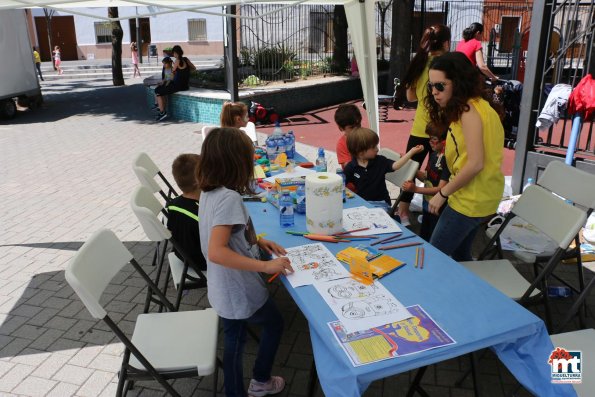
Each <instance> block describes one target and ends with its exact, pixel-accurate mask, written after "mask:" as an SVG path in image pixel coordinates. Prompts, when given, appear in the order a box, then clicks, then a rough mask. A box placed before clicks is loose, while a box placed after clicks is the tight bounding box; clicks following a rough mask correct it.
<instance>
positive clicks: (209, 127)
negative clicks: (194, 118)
mask: <svg viewBox="0 0 595 397" xmlns="http://www.w3.org/2000/svg"><path fill="white" fill-rule="evenodd" d="M215 128H219V126H218V125H205V126H204V127H202V129H201V130H200V134H201V135H202V141H203V142H204V141H205V139H207V135H208V134H209V132H211V131H213V130H214V129H215Z"/></svg>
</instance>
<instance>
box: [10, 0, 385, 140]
mask: <svg viewBox="0 0 595 397" xmlns="http://www.w3.org/2000/svg"><path fill="white" fill-rule="evenodd" d="M236 4H279V5H282V7H283V8H286V7H292V6H294V5H300V4H342V5H344V6H345V13H346V15H347V23H348V25H349V31H350V34H351V40H352V42H353V49H354V52H355V57H356V58H357V64H358V68H359V74H360V79H361V84H362V90H363V93H364V101H365V102H366V112H367V114H368V120H369V123H370V124H369V125H370V128H371V129H373V130H374V131H376V132H377V133H379V132H380V128H379V127H380V125H379V122H378V79H377V70H376V32H375V27H374V12H375V11H374V0H296V1H278V0H270V1H269V0H253V1H251V0H239V1H238V0H230V1H220V0H194V1H192V0H87V1H80V0H3V1H2V2H0V10H2V9H14V8H32V7H42V8H50V9H55V10H57V11H61V12H67V13H70V14H78V15H84V16H88V17H92V18H96V19H100V20H106V21H109V20H110V18H108V17H106V16H98V15H90V14H89V13H88V12H84V11H86V10H83V9H82V8H88V7H135V6H136V7H138V6H142V7H147V10H148V12H147V13H143V14H138V15H133V16H126V17H122V18H114V20H117V19H129V18H141V17H147V16H152V15H159V14H167V13H173V12H179V11H195V12H198V13H205V14H213V12H211V11H206V10H204V9H205V8H209V7H216V6H226V5H236ZM220 15H222V16H231V17H234V18H251V17H243V16H241V15H240V16H237V15H226V14H223V13H222V14H220Z"/></svg>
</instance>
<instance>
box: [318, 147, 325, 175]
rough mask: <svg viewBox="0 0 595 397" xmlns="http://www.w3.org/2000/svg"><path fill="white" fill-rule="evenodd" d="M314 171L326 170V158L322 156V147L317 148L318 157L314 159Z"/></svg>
mask: <svg viewBox="0 0 595 397" xmlns="http://www.w3.org/2000/svg"><path fill="white" fill-rule="evenodd" d="M316 172H326V159H325V158H324V148H322V147H321V148H318V158H317V159H316Z"/></svg>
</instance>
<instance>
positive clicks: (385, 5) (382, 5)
mask: <svg viewBox="0 0 595 397" xmlns="http://www.w3.org/2000/svg"><path fill="white" fill-rule="evenodd" d="M392 3H393V0H389V1H379V2H378V3H376V4H377V5H378V13H379V14H380V59H382V60H383V61H384V60H386V59H385V58H384V47H385V46H386V38H385V37H384V36H385V33H384V26H385V25H386V12H387V11H388V9H389V8H390V6H391V5H392ZM393 21H394V19H393ZM393 26H394V24H393Z"/></svg>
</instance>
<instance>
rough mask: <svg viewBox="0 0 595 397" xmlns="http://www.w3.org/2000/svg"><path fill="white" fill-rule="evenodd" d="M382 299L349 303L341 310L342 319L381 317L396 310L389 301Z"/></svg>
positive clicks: (395, 306)
mask: <svg viewBox="0 0 595 397" xmlns="http://www.w3.org/2000/svg"><path fill="white" fill-rule="evenodd" d="M379 298H383V299H374V300H372V299H366V300H362V301H355V302H349V303H347V304H346V305H343V307H342V308H341V310H342V312H343V317H345V318H350V319H359V318H365V317H374V316H381V315H384V314H390V313H392V312H394V311H395V310H396V309H397V305H395V304H394V303H393V302H391V301H390V300H388V299H386V298H384V297H379Z"/></svg>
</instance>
